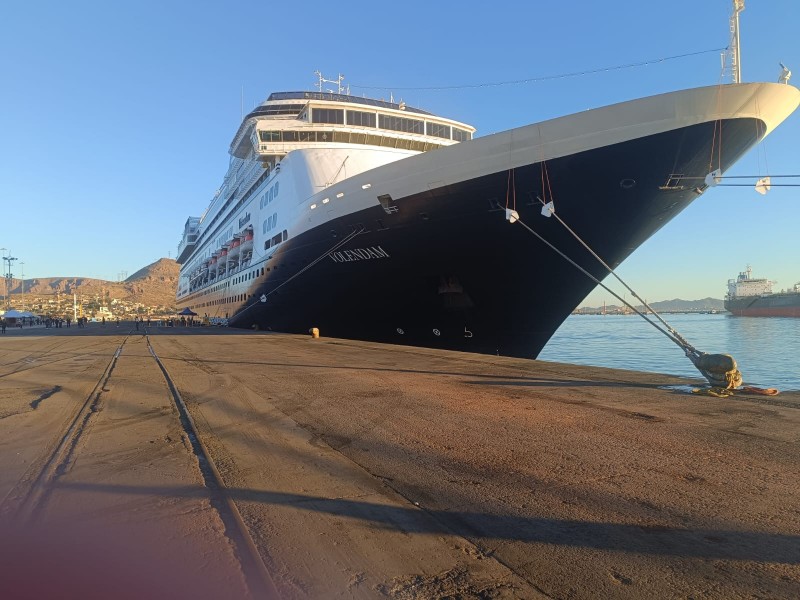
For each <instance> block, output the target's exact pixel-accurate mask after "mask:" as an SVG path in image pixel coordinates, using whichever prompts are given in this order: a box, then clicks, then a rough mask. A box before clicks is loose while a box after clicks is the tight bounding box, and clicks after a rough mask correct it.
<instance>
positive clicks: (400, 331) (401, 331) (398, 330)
mask: <svg viewBox="0 0 800 600" xmlns="http://www.w3.org/2000/svg"><path fill="white" fill-rule="evenodd" d="M397 333H399V334H400V335H403V334H404V333H405V331H403V329H402V327H398V328H397Z"/></svg>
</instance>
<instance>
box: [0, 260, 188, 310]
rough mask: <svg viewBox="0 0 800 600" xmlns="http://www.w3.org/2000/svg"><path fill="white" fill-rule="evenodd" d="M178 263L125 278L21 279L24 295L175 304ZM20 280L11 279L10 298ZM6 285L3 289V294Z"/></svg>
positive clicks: (18, 289)
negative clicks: (108, 279) (113, 279)
mask: <svg viewBox="0 0 800 600" xmlns="http://www.w3.org/2000/svg"><path fill="white" fill-rule="evenodd" d="M179 271H180V266H179V265H178V263H177V262H175V261H174V260H172V259H169V258H160V259H159V260H157V261H156V262H154V263H152V264H149V265H147V266H146V267H144V268H142V269H139V270H138V271H136V272H135V273H134V274H133V275H131V276H130V277H128V278H127V279H126V280H125V281H106V280H103V279H91V278H88V277H40V278H36V279H25V280H24V292H25V296H26V298H33V297H37V296H40V297H48V296H49V297H52V296H57V295H58V296H63V295H66V296H71V295H72V294H78V295H79V296H81V297H83V298H84V299H86V298H95V297H96V298H101V299H102V298H109V299H114V300H124V301H126V302H130V303H138V304H142V305H144V306H148V307H154V308H155V307H158V306H162V307H174V306H175V292H176V290H177V288H178V274H179ZM22 284H23V281H22V280H20V279H12V280H11V300H12V304H14V303H15V296H17V295H19V294H21V293H22V292H23V286H22ZM5 291H6V290H5V288H3V289H2V292H3V294H4V295H5Z"/></svg>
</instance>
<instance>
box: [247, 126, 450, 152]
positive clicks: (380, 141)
mask: <svg viewBox="0 0 800 600" xmlns="http://www.w3.org/2000/svg"><path fill="white" fill-rule="evenodd" d="M258 133H259V137H260V139H261V142H262V143H265V144H268V143H277V142H336V143H344V144H366V145H368V146H384V147H387V148H401V149H404V150H419V151H420V152H424V151H425V150H435V149H436V148H441V147H442V146H443V144H437V143H435V142H428V141H422V140H407V139H402V138H396V137H390V136H384V135H380V134H372V133H360V132H355V131H353V132H351V131H259V132H258Z"/></svg>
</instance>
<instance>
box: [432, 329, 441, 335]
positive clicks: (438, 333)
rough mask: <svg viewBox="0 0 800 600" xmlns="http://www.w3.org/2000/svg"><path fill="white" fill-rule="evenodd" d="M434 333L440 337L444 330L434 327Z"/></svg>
mask: <svg viewBox="0 0 800 600" xmlns="http://www.w3.org/2000/svg"><path fill="white" fill-rule="evenodd" d="M433 335H435V336H436V337H439V336H440V335H442V332H441V331H439V330H438V329H434V330H433Z"/></svg>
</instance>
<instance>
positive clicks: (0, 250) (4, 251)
mask: <svg viewBox="0 0 800 600" xmlns="http://www.w3.org/2000/svg"><path fill="white" fill-rule="evenodd" d="M7 250H8V248H0V252H2V253H3V260H5V259H6V251H7ZM5 275H6V274H5V273H3V278H4V279H5ZM7 294H8V287H6V295H7ZM6 303H8V298H6Z"/></svg>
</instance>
